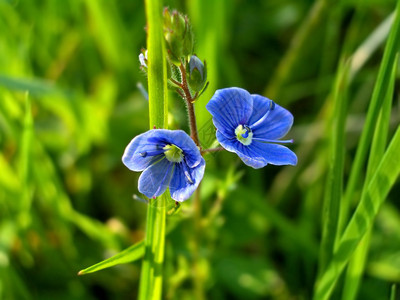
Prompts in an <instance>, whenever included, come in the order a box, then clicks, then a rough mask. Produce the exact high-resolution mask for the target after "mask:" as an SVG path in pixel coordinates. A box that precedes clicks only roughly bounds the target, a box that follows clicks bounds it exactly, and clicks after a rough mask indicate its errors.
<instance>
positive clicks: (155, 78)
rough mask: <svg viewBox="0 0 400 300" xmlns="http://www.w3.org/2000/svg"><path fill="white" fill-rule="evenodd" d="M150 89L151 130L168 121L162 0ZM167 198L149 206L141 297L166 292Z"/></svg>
mask: <svg viewBox="0 0 400 300" xmlns="http://www.w3.org/2000/svg"><path fill="white" fill-rule="evenodd" d="M145 6H146V19H147V49H148V62H147V63H148V64H147V67H148V70H147V73H148V91H149V119H150V129H152V128H153V127H154V126H155V127H157V128H165V127H166V126H167V124H168V119H167V116H168V111H167V108H168V101H167V100H168V99H167V72H166V62H165V47H164V40H163V38H164V37H163V19H162V14H161V12H162V0H146V1H145ZM166 197H167V195H166V194H164V195H162V196H160V197H158V198H157V199H150V201H149V205H148V209H147V223H146V236H145V255H144V259H143V263H142V270H141V275H140V285H139V297H138V299H140V300H158V299H161V295H162V282H163V276H162V274H163V273H162V266H163V262H164V244H165V222H166V220H165V218H166Z"/></svg>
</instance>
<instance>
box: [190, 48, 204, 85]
mask: <svg viewBox="0 0 400 300" xmlns="http://www.w3.org/2000/svg"><path fill="white" fill-rule="evenodd" d="M188 75H189V76H188V83H189V86H190V88H191V89H192V90H193V91H194V92H200V91H201V90H202V89H203V88H204V85H205V83H206V81H207V64H206V62H205V61H204V64H203V63H202V62H201V60H200V59H199V58H198V57H197V56H196V55H192V56H191V57H190V61H189V74H188Z"/></svg>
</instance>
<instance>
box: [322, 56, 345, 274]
mask: <svg viewBox="0 0 400 300" xmlns="http://www.w3.org/2000/svg"><path fill="white" fill-rule="evenodd" d="M349 67H350V64H349V63H345V62H344V61H342V62H341V63H340V66H339V70H338V72H337V78H336V81H335V84H334V90H333V97H332V100H333V103H334V109H333V123H332V126H331V128H332V131H331V135H330V136H331V141H330V144H331V145H330V166H329V174H328V181H327V185H326V189H325V199H324V209H323V218H322V220H323V230H322V241H321V249H320V257H319V268H320V269H319V272H323V271H324V270H325V268H326V266H327V264H328V263H329V261H330V260H331V258H332V255H333V250H334V245H335V237H336V230H337V225H338V221H337V220H338V216H339V211H340V206H339V204H340V199H341V198H342V190H343V167H344V147H343V145H344V143H345V125H346V111H347V86H348V75H349Z"/></svg>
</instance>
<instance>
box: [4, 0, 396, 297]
mask: <svg viewBox="0 0 400 300" xmlns="http://www.w3.org/2000/svg"><path fill="white" fill-rule="evenodd" d="M395 3H396V1H392V0H364V1H357V0H342V1H333V0H316V1H312V0H302V1H299V0H279V1H278V0H269V1H267V0H265V1H261V0H259V1H244V0H234V1H229V0H216V1H212V0H187V1H183V0H182V1H165V5H168V6H169V7H170V8H176V9H178V10H180V11H181V12H183V13H186V14H188V16H189V18H190V20H191V22H192V26H193V29H194V32H195V36H196V46H195V48H196V53H197V55H198V56H199V57H200V58H201V59H202V60H204V59H205V60H206V61H207V65H208V68H209V69H208V72H209V76H208V77H209V81H210V86H209V88H208V90H207V92H206V93H205V94H204V95H203V96H202V97H201V98H200V100H199V101H198V102H197V103H196V110H197V113H198V115H197V116H198V123H199V128H200V138H201V139H202V142H203V143H205V144H208V143H210V142H212V140H211V141H210V137H209V134H208V132H209V131H208V130H209V129H210V126H211V125H210V124H211V123H210V118H211V117H210V115H209V114H208V113H207V111H206V110H205V104H206V103H207V101H208V100H209V99H210V97H211V96H212V94H213V93H214V91H215V90H216V89H218V88H223V87H229V86H240V87H243V88H245V89H247V90H249V91H250V92H251V93H258V94H263V95H265V96H268V97H269V98H271V99H273V100H274V101H275V102H277V103H278V104H280V105H282V106H284V107H286V108H288V109H289V110H290V111H291V112H292V113H293V115H294V117H295V124H294V127H293V129H292V131H291V132H290V133H289V135H288V138H293V139H294V140H295V143H294V144H293V145H291V146H290V147H291V148H292V149H294V151H295V152H296V153H297V155H298V158H299V164H298V166H297V167H276V166H267V167H266V168H264V169H260V170H253V169H251V168H248V167H246V166H245V165H244V164H242V163H241V161H240V160H239V158H238V157H237V156H236V155H234V154H232V153H227V152H226V153H225V152H224V153H217V154H213V155H208V156H207V157H206V161H207V168H206V174H205V178H204V181H203V187H202V201H203V215H204V216H205V218H204V226H205V230H204V234H203V236H202V244H201V249H200V253H201V259H202V262H201V265H202V272H203V276H204V278H205V279H206V280H205V286H206V290H207V297H208V299H282V300H285V299H310V298H311V295H312V291H313V288H314V283H315V277H316V273H317V261H318V250H319V243H320V237H321V211H322V200H323V196H324V184H325V182H326V175H327V172H328V162H329V161H328V155H329V154H328V145H327V139H328V138H329V136H328V134H327V127H329V122H328V121H327V117H326V116H327V114H328V113H327V111H328V112H329V109H330V108H329V99H330V97H329V94H330V91H331V90H332V86H333V82H334V77H335V74H336V72H337V67H338V61H339V57H340V55H341V54H343V53H345V54H346V55H347V57H350V56H351V55H352V54H354V53H356V54H357V55H358V56H357V57H358V58H359V59H362V58H366V60H365V62H364V63H362V64H361V65H360V66H359V67H358V68H357V66H352V67H353V68H352V72H353V73H352V75H353V77H352V82H351V85H350V88H349V91H348V93H349V97H348V99H349V103H348V106H349V115H348V119H347V127H346V137H347V142H346V145H343V147H345V148H346V157H345V159H346V163H345V166H344V169H345V176H347V174H348V171H349V164H350V162H351V160H352V158H353V156H354V152H355V147H356V145H357V141H358V138H359V135H360V132H361V129H362V125H363V121H364V119H365V112H366V108H367V106H368V102H369V100H370V94H371V91H372V88H373V85H374V82H375V80H376V75H377V70H378V67H379V64H380V61H381V58H382V52H383V46H384V39H385V37H386V35H387V32H388V26H386V27H385V28H386V29H385V28H383V30H382V31H381V32H379V33H378V34H377V35H376V36H372V33H373V32H374V31H375V30H376V29H377V28H378V27H379V26H380V25H382V23H383V22H385V20H387V18H388V16H389V15H390V14H391V13H392V12H393V11H394V7H395ZM145 23H146V22H145V16H144V5H143V2H142V1H137V0H134V1H105V0H85V1H79V0H70V1H60V0H29V1H28V0H0V147H1V153H0V299H7V300H8V299H135V298H136V294H137V289H138V280H139V275H140V262H136V263H132V264H127V265H121V266H117V267H113V268H111V269H107V270H104V271H100V272H98V273H94V274H89V275H85V276H82V277H78V276H77V272H78V271H79V270H81V269H83V268H85V267H87V266H90V265H92V264H94V263H97V262H99V261H101V260H103V259H105V258H107V257H109V256H111V255H113V254H115V253H117V252H118V251H120V250H122V249H124V248H127V247H128V246H130V245H131V244H133V243H135V242H137V241H140V240H141V239H142V238H143V236H144V229H145V217H146V205H145V204H144V203H141V202H139V201H135V200H133V198H132V195H133V194H137V193H138V191H137V179H138V177H139V175H140V174H138V173H133V172H130V171H129V170H128V169H127V168H125V167H124V166H123V164H122V163H121V156H122V153H123V151H124V148H125V147H126V145H127V144H128V143H129V141H130V140H131V139H132V138H133V137H134V136H136V135H138V134H140V133H142V132H144V131H146V130H147V129H148V105H147V101H146V99H145V98H144V97H143V95H142V94H141V93H140V92H139V90H138V88H137V84H138V83H140V84H142V85H143V86H144V87H146V77H145V75H144V74H143V73H142V72H141V71H140V70H139V61H138V54H139V53H140V49H141V48H145V46H146V44H145V43H146V34H145V25H146V24H145ZM383 24H386V23H383ZM367 39H369V41H370V44H368V45H367V46H368V47H366V48H363V49H364V50H365V49H366V51H364V52H362V53H360V52H356V50H357V49H359V46H360V45H362V44H363V43H364V41H366V40H367ZM367 50H369V51H370V52H368V51H367ZM363 55H364V56H363ZM398 74H399V72H397V77H396V81H397V83H398V78H399V77H398ZM398 95H399V90H398V86H397V89H396V90H395V99H397V100H396V101H395V102H394V104H393V105H394V107H393V112H392V118H391V124H392V126H391V132H393V129H394V128H395V127H397V124H398V123H399V107H398V106H399V105H398V104H399V101H398V99H399V98H398ZM170 96H171V97H170V104H169V105H170V120H169V122H170V128H184V129H187V125H186V113H185V108H184V104H183V102H182V101H181V100H180V99H178V97H177V96H176V95H175V94H174V93H173V92H171V95H170ZM399 197H400V186H399V184H397V185H396V186H395V187H394V188H393V189H392V191H391V193H390V194H389V197H388V200H387V201H386V202H385V204H384V206H383V207H382V209H381V210H380V213H379V215H378V217H377V219H376V222H375V225H374V230H373V235H372V238H371V246H370V252H369V255H368V260H367V265H366V271H365V276H364V279H363V282H362V285H361V287H360V292H359V296H358V298H357V299H367V300H368V299H371V300H372V299H389V294H390V286H391V284H392V283H398V282H399V281H400V210H399V209H400V207H399V202H398V199H399ZM396 200H397V201H396ZM190 202H191V200H188V201H187V202H186V203H185V204H184V205H183V208H182V211H181V212H179V213H178V214H175V215H173V216H170V217H169V218H168V219H167V226H168V227H167V231H168V235H167V241H166V264H165V269H164V272H165V284H164V291H165V292H164V294H165V297H164V298H165V299H193V286H192V281H191V279H190V277H191V272H192V270H191V266H190V261H191V259H192V257H191V247H192V245H191V240H192V236H191V235H192V234H193V233H192V232H193V228H192V225H193V224H192V220H191V217H190V213H191V203H190ZM339 284H340V282H339ZM332 299H340V293H339V292H336V294H334V296H333V298H332Z"/></svg>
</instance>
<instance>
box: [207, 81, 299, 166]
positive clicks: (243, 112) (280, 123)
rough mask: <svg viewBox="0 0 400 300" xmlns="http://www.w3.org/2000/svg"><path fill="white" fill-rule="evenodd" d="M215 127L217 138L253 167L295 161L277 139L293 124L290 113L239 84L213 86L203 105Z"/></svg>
mask: <svg viewBox="0 0 400 300" xmlns="http://www.w3.org/2000/svg"><path fill="white" fill-rule="evenodd" d="M206 108H207V110H208V111H209V112H210V113H211V115H212V116H213V123H214V125H215V127H216V128H217V140H218V141H219V143H220V144H221V146H222V147H224V148H225V149H226V150H228V151H230V152H235V153H236V154H237V155H238V156H239V157H240V158H241V159H242V161H243V162H244V163H245V164H246V165H248V166H250V167H253V168H256V169H258V168H262V167H265V166H266V165H267V164H273V165H296V164H297V157H296V154H294V153H293V152H292V151H291V150H290V149H288V148H287V147H285V146H282V145H279V143H292V142H293V141H292V140H279V139H280V138H282V137H283V136H285V135H286V133H287V132H288V131H289V129H290V127H292V124H293V116H292V114H291V113H290V112H289V111H288V110H286V109H284V108H283V107H281V106H279V105H277V104H275V103H274V102H273V101H272V100H270V99H268V98H265V97H262V96H260V95H250V94H249V93H248V92H247V91H246V90H244V89H241V88H227V89H222V90H217V91H216V92H215V94H214V96H213V97H212V98H211V100H210V101H209V102H208V104H207V106H206Z"/></svg>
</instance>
